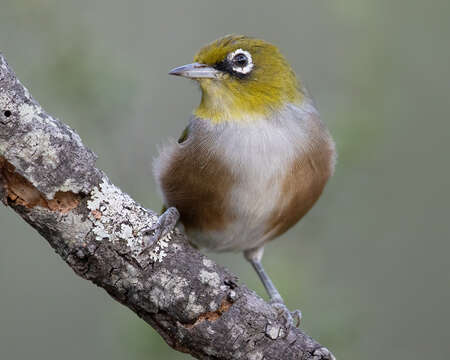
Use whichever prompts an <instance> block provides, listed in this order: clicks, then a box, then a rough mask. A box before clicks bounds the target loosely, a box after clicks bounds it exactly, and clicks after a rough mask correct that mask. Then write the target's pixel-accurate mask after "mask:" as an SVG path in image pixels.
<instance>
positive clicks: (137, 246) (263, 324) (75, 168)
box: [0, 54, 334, 360]
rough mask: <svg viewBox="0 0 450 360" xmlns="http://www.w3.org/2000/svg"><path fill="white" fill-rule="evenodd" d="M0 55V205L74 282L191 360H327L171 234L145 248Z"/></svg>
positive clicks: (106, 185)
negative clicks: (94, 290)
mask: <svg viewBox="0 0 450 360" xmlns="http://www.w3.org/2000/svg"><path fill="white" fill-rule="evenodd" d="M95 160H96V156H95V155H94V154H93V153H92V151H90V150H89V149H88V148H86V147H85V146H84V145H83V144H82V142H81V139H80V137H79V136H78V135H77V134H76V133H75V132H74V131H73V130H72V129H70V128H69V127H68V126H67V125H65V124H63V123H62V122H60V121H58V120H56V119H54V118H52V117H51V116H50V115H48V114H47V113H46V112H45V111H44V110H43V109H42V108H41V106H40V105H39V104H38V103H37V102H36V101H35V100H34V99H33V98H32V97H31V95H30V93H29V92H28V90H27V89H26V88H25V87H24V86H23V85H22V84H21V83H20V82H19V81H18V80H17V78H16V76H15V74H14V72H13V71H12V70H11V68H10V67H9V66H8V64H7V63H6V60H5V59H4V57H3V56H2V55H1V54H0V196H1V198H2V199H3V202H4V203H5V205H8V206H10V207H11V208H12V209H14V210H15V211H16V212H17V213H18V214H19V215H20V216H21V217H22V218H23V219H24V220H25V221H26V222H27V223H28V224H30V225H31V226H32V227H34V228H35V229H36V230H37V231H38V232H39V233H40V234H41V235H42V236H43V237H44V238H45V239H46V240H47V241H48V242H49V243H50V245H51V246H52V247H53V248H54V249H55V251H56V252H57V253H58V254H59V255H60V256H61V257H62V258H63V259H64V261H66V262H67V264H68V265H69V266H70V267H71V268H72V269H73V270H74V271H75V272H76V273H77V274H78V275H80V276H81V277H83V278H85V279H87V280H91V281H92V282H94V283H95V284H96V285H98V286H101V287H102V288H104V289H105V290H106V291H107V292H108V293H109V294H110V295H111V296H112V297H113V298H114V299H116V300H117V301H119V302H120V303H122V304H123V305H125V306H127V307H128V308H130V309H131V310H133V311H134V312H135V313H136V314H137V315H138V316H140V317H141V318H142V319H144V320H145V321H146V322H147V323H148V324H150V325H151V326H152V327H153V328H155V329H156V330H157V331H158V332H159V333H160V334H161V336H162V337H163V338H164V340H165V341H166V342H167V343H168V344H169V345H170V346H171V347H173V348H174V349H176V350H178V351H182V352H186V353H189V354H191V355H192V356H194V357H196V358H198V359H254V360H256V359H267V360H268V359H302V360H307V359H316V360H319V359H334V357H333V355H331V353H330V352H329V351H328V350H327V349H326V348H324V347H322V346H321V345H320V344H318V343H317V342H316V341H315V340H313V339H312V338H310V337H309V336H308V335H306V334H305V333H303V332H302V331H301V330H299V329H296V328H294V327H291V326H289V325H288V324H285V323H284V319H283V318H282V317H280V316H279V315H278V314H277V312H276V311H275V309H273V308H272V307H271V306H270V305H269V304H267V303H266V302H264V301H263V300H262V299H261V298H260V297H259V296H257V295H256V294H255V293H254V292H253V291H251V290H249V289H248V288H247V287H245V286H244V285H238V284H237V279H236V277H235V275H233V274H231V273H230V272H229V271H228V270H226V269H224V268H222V267H220V266H218V265H217V264H215V263H214V262H213V261H211V260H209V259H208V258H206V257H205V256H204V255H202V254H201V253H200V252H199V251H197V250H195V249H193V248H192V247H191V246H190V245H189V244H188V242H187V240H186V237H185V235H183V234H182V233H181V232H179V231H178V230H175V231H174V232H172V233H170V234H169V235H167V236H166V237H165V238H164V239H161V240H160V241H159V242H158V243H157V244H155V245H153V246H152V247H151V248H149V249H146V248H145V246H143V234H142V232H143V229H145V228H148V227H149V226H151V225H152V224H153V223H154V222H155V220H156V219H157V214H156V213H155V212H153V211H151V210H147V209H144V208H143V207H142V206H140V205H139V204H138V203H136V202H135V201H134V200H132V199H131V198H130V197H129V196H128V195H127V194H125V193H123V192H122V191H121V190H119V189H118V188H117V187H115V186H114V185H113V184H111V182H110V181H109V180H108V178H107V176H106V175H105V174H104V173H103V172H102V171H101V170H99V169H97V168H96V167H95Z"/></svg>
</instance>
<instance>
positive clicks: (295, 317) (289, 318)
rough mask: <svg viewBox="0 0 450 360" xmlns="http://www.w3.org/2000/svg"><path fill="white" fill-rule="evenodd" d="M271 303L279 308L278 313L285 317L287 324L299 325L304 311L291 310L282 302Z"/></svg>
mask: <svg viewBox="0 0 450 360" xmlns="http://www.w3.org/2000/svg"><path fill="white" fill-rule="evenodd" d="M271 305H272V306H273V307H274V308H275V309H276V310H277V312H278V314H279V315H280V316H282V317H283V318H284V319H285V322H286V324H289V325H291V326H295V327H299V325H300V322H301V320H302V312H301V311H300V310H294V311H290V310H289V309H288V308H287V306H286V305H284V304H283V303H282V302H278V301H277V302H275V301H272V302H271Z"/></svg>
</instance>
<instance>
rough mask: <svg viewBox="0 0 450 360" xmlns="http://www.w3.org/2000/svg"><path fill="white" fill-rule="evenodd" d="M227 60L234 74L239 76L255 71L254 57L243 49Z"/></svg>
mask: <svg viewBox="0 0 450 360" xmlns="http://www.w3.org/2000/svg"><path fill="white" fill-rule="evenodd" d="M227 60H228V64H230V65H231V67H232V70H233V72H234V73H235V74H236V73H237V75H239V76H243V75H247V74H249V73H250V72H251V71H252V69H253V60H252V56H251V55H250V53H249V52H248V51H245V50H243V49H237V50H235V51H233V52H232V53H230V54H228V57H227Z"/></svg>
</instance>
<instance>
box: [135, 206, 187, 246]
mask: <svg viewBox="0 0 450 360" xmlns="http://www.w3.org/2000/svg"><path fill="white" fill-rule="evenodd" d="M179 219H180V213H179V212H178V210H177V209H176V208H174V207H170V208H168V209H167V210H165V211H164V212H163V213H162V214H161V216H160V217H159V218H158V220H157V221H156V222H155V224H154V225H152V226H151V227H149V228H147V229H144V230H143V233H144V236H145V237H146V239H145V242H146V247H148V246H150V245H152V244H153V243H154V242H155V241H158V240H159V239H161V238H163V237H164V236H166V235H167V234H168V233H169V232H171V231H172V230H173V229H174V228H175V226H176V225H177V223H178V220H179Z"/></svg>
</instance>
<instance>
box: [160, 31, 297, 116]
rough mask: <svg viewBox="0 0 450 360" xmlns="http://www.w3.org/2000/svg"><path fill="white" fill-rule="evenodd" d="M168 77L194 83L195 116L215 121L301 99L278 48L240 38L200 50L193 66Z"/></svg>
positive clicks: (257, 113)
mask: <svg viewBox="0 0 450 360" xmlns="http://www.w3.org/2000/svg"><path fill="white" fill-rule="evenodd" d="M169 74H171V75H178V76H183V77H186V78H190V79H194V80H197V81H198V83H199V84H200V87H201V89H202V100H201V103H200V105H199V106H198V108H197V109H196V110H195V115H196V116H198V117H201V118H204V119H210V120H211V121H212V122H214V123H220V122H223V121H235V122H241V121H252V120H254V119H258V118H261V117H262V116H270V114H271V113H272V112H274V111H277V110H280V109H282V108H283V107H284V106H285V105H286V104H289V103H291V104H292V103H299V102H301V100H302V98H303V94H302V92H301V90H300V87H299V84H298V82H297V79H296V77H295V73H294V72H293V70H292V68H291V67H290V65H289V64H288V62H287V61H286V59H285V58H284V56H283V55H282V54H281V53H280V51H279V50H278V48H277V47H276V46H274V45H272V44H269V43H268V42H266V41H263V40H259V39H254V38H250V37H246V36H241V35H228V36H225V37H223V38H221V39H218V40H216V41H214V42H212V43H210V44H208V45H206V46H204V47H203V48H202V49H201V50H200V51H199V52H198V53H197V55H196V56H195V58H194V63H192V64H188V65H184V66H180V67H177V68H175V69H173V70H172V71H170V73H169Z"/></svg>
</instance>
